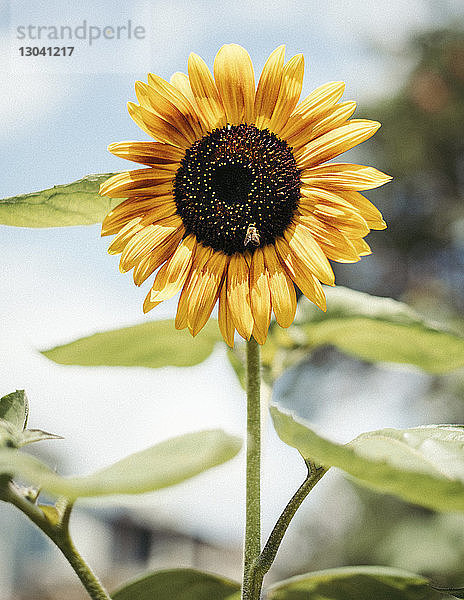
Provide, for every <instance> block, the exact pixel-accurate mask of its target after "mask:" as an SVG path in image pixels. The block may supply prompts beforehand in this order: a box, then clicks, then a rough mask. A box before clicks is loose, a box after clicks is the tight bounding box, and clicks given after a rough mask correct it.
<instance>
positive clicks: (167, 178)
mask: <svg viewBox="0 0 464 600" xmlns="http://www.w3.org/2000/svg"><path fill="white" fill-rule="evenodd" d="M173 179H174V173H173V171H171V170H169V169H163V168H162V166H161V165H160V166H158V167H152V168H150V169H137V170H135V171H125V172H124V173H118V174H117V175H113V177H110V178H109V179H107V180H106V181H105V182H104V183H102V184H101V186H100V195H101V196H109V197H110V198H126V197H127V196H128V193H127V192H129V191H132V193H133V192H134V191H137V193H138V195H140V196H143V195H145V194H144V191H143V190H145V189H147V188H151V187H154V186H157V185H159V184H162V183H169V182H172V180H173Z"/></svg>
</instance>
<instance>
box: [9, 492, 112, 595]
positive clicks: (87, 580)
mask: <svg viewBox="0 0 464 600" xmlns="http://www.w3.org/2000/svg"><path fill="white" fill-rule="evenodd" d="M1 499H2V500H5V501H6V502H10V503H11V504H13V505H14V506H16V508H19V510H20V511H21V512H23V513H24V514H25V515H26V516H27V517H29V519H30V520H31V521H32V522H33V523H35V525H37V527H39V529H41V530H42V531H43V533H45V535H46V536H48V537H49V538H50V539H51V540H52V542H54V544H55V545H56V546H57V547H58V548H59V549H60V550H61V552H62V553H63V555H64V556H65V558H66V559H67V560H68V562H69V564H70V565H71V566H72V568H73V569H74V571H75V572H76V574H77V576H78V577H79V579H80V580H81V582H82V584H83V586H84V587H85V589H86V590H87V593H88V594H89V596H90V597H91V598H92V600H111V597H110V596H109V594H108V593H107V592H106V590H105V589H104V587H103V586H102V584H101V583H100V581H99V580H98V578H97V576H96V575H95V574H94V573H93V571H92V569H91V568H90V567H89V566H88V565H87V564H86V562H85V561H84V559H83V558H82V556H81V555H80V554H79V552H78V551H77V549H76V547H75V546H74V544H73V541H72V539H71V536H70V533H69V518H70V515H71V510H72V504H71V503H70V502H67V501H66V500H64V499H60V500H59V501H58V502H57V504H56V507H57V509H58V511H59V512H60V509H61V510H62V512H61V514H60V518H59V520H57V521H56V522H54V521H52V520H50V519H49V518H48V517H47V516H46V515H45V513H44V512H43V511H42V510H41V509H40V508H39V507H38V506H37V505H36V504H34V503H33V502H31V501H30V500H27V499H26V498H25V497H24V496H22V495H21V493H20V492H18V491H17V490H16V488H15V486H14V484H13V483H10V485H9V486H8V488H6V490H5V491H4V493H3V494H2V497H1ZM60 503H61V506H60Z"/></svg>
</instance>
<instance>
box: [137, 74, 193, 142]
mask: <svg viewBox="0 0 464 600" xmlns="http://www.w3.org/2000/svg"><path fill="white" fill-rule="evenodd" d="M150 75H151V74H150ZM165 83H166V84H167V85H170V84H168V83H167V82H165ZM170 87H171V88H172V89H173V90H175V91H176V92H177V94H179V96H180V92H178V91H177V90H176V89H175V88H174V87H173V86H170ZM157 89H158V90H159V89H160V86H159V85H158V86H157ZM135 93H136V96H137V99H138V101H139V102H140V106H142V107H143V108H144V109H146V110H147V111H149V112H151V113H154V114H156V115H158V116H159V117H161V118H162V119H164V120H165V121H167V122H168V123H169V124H170V125H172V126H173V127H175V128H176V129H177V130H178V131H179V132H180V133H182V135H183V136H184V137H185V139H187V140H188V141H189V142H190V143H193V142H194V141H195V140H196V139H197V138H199V137H201V136H202V133H201V128H200V127H199V126H198V129H197V131H195V127H194V125H195V120H194V119H193V118H192V117H189V118H188V117H187V116H186V115H185V114H183V113H182V111H181V110H179V107H178V106H177V104H174V103H173V102H171V101H170V100H168V98H167V94H166V93H163V92H160V91H157V90H155V89H154V88H153V87H152V86H151V85H148V84H146V83H144V82H142V81H137V82H136V84H135ZM185 101H187V100H186V99H185ZM191 111H192V112H193V109H191ZM195 119H196V120H197V121H198V119H197V118H196V116H195Z"/></svg>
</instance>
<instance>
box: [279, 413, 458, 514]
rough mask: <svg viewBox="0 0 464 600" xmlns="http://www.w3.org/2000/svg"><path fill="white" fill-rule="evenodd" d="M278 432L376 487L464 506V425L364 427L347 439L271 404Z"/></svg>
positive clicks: (437, 506) (443, 505)
mask: <svg viewBox="0 0 464 600" xmlns="http://www.w3.org/2000/svg"><path fill="white" fill-rule="evenodd" d="M271 414H272V418H273V420H274V426H275V428H276V431H277V433H278V434H279V437H280V438H281V439H282V441H284V442H285V443H286V444H288V445H289V446H293V447H294V448H296V449H297V450H299V452H300V453H301V454H302V456H303V457H304V458H305V459H310V460H313V461H315V462H318V463H320V464H321V465H324V466H326V467H330V466H334V467H339V468H340V469H343V470H344V471H346V472H347V473H349V474H350V475H352V476H353V477H356V478H357V479H358V480H359V482H360V483H362V484H364V485H365V486H367V487H370V488H372V489H375V490H378V491H381V492H386V493H390V494H394V495H396V496H399V497H400V498H403V499H404V500H407V501H408V502H413V503H415V504H418V505H420V506H425V507H428V508H431V509H434V510H439V511H464V429H463V428H461V427H455V426H448V425H446V426H445V425H437V426H426V427H416V428H412V429H403V430H399V429H382V430H380V431H371V432H368V433H363V434H361V435H360V436H358V437H357V438H356V439H354V440H353V441H351V442H349V443H348V444H345V445H342V444H336V443H334V442H331V441H329V440H327V439H325V438H323V437H321V436H319V435H317V434H316V433H315V432H314V431H312V429H311V428H310V426H309V425H308V424H307V423H304V422H303V421H300V420H296V419H295V418H294V417H293V416H292V415H290V414H288V413H285V412H282V411H280V410H279V409H278V408H277V407H276V406H273V407H271Z"/></svg>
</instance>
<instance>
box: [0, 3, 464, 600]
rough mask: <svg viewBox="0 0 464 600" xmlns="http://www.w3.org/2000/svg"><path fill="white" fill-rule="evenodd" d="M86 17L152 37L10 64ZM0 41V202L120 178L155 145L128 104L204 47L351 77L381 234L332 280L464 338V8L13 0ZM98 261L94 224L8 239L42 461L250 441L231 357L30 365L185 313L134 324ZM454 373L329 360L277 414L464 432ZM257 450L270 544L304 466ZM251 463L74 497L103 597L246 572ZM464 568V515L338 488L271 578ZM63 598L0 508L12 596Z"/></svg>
mask: <svg viewBox="0 0 464 600" xmlns="http://www.w3.org/2000/svg"><path fill="white" fill-rule="evenodd" d="M84 20H85V21H86V22H87V23H88V24H91V23H92V24H95V25H101V26H104V25H110V26H116V25H118V24H120V23H121V24H125V23H127V22H128V20H131V22H132V24H133V25H134V26H136V25H138V26H142V27H144V28H145V30H146V35H145V37H144V38H143V39H142V40H139V42H140V43H139V42H136V40H135V39H133V40H130V41H129V40H127V39H126V40H121V41H116V40H112V41H111V43H110V42H109V41H108V40H106V41H105V40H104V39H99V40H96V41H95V42H94V43H93V44H92V45H91V46H90V45H87V42H85V43H84V42H82V43H81V46H78V48H77V50H81V52H80V54H79V53H78V52H77V51H76V55H77V56H75V57H74V59H75V60H74V61H68V62H66V58H65V57H61V58H60V61H61V62H59V61H53V62H52V61H48V62H47V58H46V57H41V58H42V61H40V60H37V59H34V60H31V61H30V62H26V59H25V58H24V59H23V61H20V60H18V52H19V50H18V49H19V47H20V46H21V45H22V44H23V45H27V44H26V41H22V40H19V39H18V29H17V27H18V26H27V25H28V24H31V23H32V24H34V25H36V26H37V25H38V24H40V25H44V26H49V25H52V24H56V25H66V24H72V25H73V26H74V25H79V24H81V23H83V21H84ZM0 36H1V38H0V51H1V52H2V55H3V57H2V67H1V72H0V81H1V85H2V93H1V95H0V114H1V115H2V119H1V124H0V140H1V143H0V156H1V165H2V177H1V179H0V197H6V196H13V195H16V194H19V193H25V192H31V191H34V190H39V189H43V188H48V187H51V186H53V185H55V184H59V183H68V182H70V181H72V180H75V179H79V178H80V177H82V176H84V175H86V174H88V173H98V172H110V171H116V170H122V169H124V168H127V166H128V163H125V162H124V161H122V160H120V159H117V158H115V157H113V156H111V155H110V154H109V153H108V152H107V151H106V147H107V145H108V144H109V143H111V142H114V141H120V140H127V139H138V140H144V139H146V136H145V134H144V133H143V132H141V131H140V130H139V129H138V128H137V126H136V125H135V124H134V123H133V122H132V121H131V119H130V118H129V116H128V114H127V111H126V108H125V105H126V102H127V100H133V99H134V96H135V94H134V82H135V80H137V79H142V80H145V79H146V74H147V72H149V71H153V72H155V73H157V74H159V75H161V76H162V77H165V78H169V77H170V75H171V74H172V73H173V72H175V71H185V70H186V61H187V57H188V54H189V52H191V51H194V52H197V53H198V54H200V55H201V56H203V58H204V59H205V60H206V61H207V63H208V64H209V65H210V66H212V62H213V59H214V56H215V54H216V52H217V50H218V49H219V47H220V46H221V45H222V44H224V43H229V42H236V43H239V44H241V45H243V46H244V47H245V48H247V50H248V51H249V53H250V55H251V57H252V60H253V63H254V66H255V73H256V74H259V72H260V71H261V69H262V66H263V64H264V62H265V60H266V58H267V56H268V55H269V54H270V52H271V51H272V50H273V49H274V48H275V47H276V46H278V45H280V44H282V43H285V44H286V45H287V55H288V56H291V55H293V54H295V53H297V52H302V53H303V54H304V55H305V60H306V74H305V84H304V89H303V96H304V95H307V94H308V93H309V92H310V91H311V90H312V89H313V88H315V87H317V86H318V85H321V84H322V83H325V82H327V81H333V80H344V81H346V83H347V87H346V93H345V96H344V99H348V100H349V99H355V100H357V101H358V110H357V112H356V115H355V116H356V117H366V118H371V119H376V120H379V121H381V122H382V124H383V127H382V128H381V129H380V131H379V132H378V133H377V134H376V136H375V139H373V140H370V141H369V142H366V143H364V144H362V145H361V147H358V148H357V149H356V150H353V151H350V152H349V153H347V154H346V155H345V157H346V160H347V161H352V162H362V163H365V164H372V165H375V166H376V167H378V168H379V169H381V170H383V171H385V172H387V173H389V174H391V175H392V176H393V177H394V181H393V182H392V183H391V184H389V185H388V186H386V187H385V188H381V189H379V190H373V191H371V192H369V193H367V194H366V196H367V197H368V198H369V199H370V200H372V201H373V202H374V203H375V204H376V205H377V206H378V207H379V208H380V210H381V211H382V213H383V214H384V217H385V219H386V221H387V223H388V229H387V230H385V231H381V232H374V233H372V234H370V235H369V238H368V242H369V243H370V245H371V246H372V248H373V254H372V255H371V256H369V257H366V258H363V260H362V261H361V262H360V263H357V264H354V265H335V270H336V275H337V282H338V283H339V284H342V285H347V286H349V287H352V288H354V289H357V290H361V291H366V292H369V293H373V294H377V295H381V296H392V297H394V298H397V299H402V300H404V301H407V302H408V303H410V304H411V305H412V306H414V307H415V308H416V309H417V310H419V311H420V312H422V313H423V314H424V315H426V316H427V317H429V318H432V319H436V320H439V321H442V322H443V321H444V322H447V323H449V324H450V325H452V326H454V327H459V328H462V311H463V309H464V278H463V276H462V273H463V270H462V269H463V264H464V207H463V202H462V200H463V184H464V179H463V166H464V152H463V150H464V149H463V146H464V118H463V117H464V3H463V2H462V0H430V1H428V0H407V1H406V0H390V2H389V3H388V4H387V3H385V2H381V1H380V0H344V1H343V2H342V1H338V0H327V1H326V2H324V3H322V2H316V1H315V0H314V1H313V0H309V1H306V2H303V1H301V0H281V1H280V2H277V1H273V0H271V1H269V0H268V1H266V2H264V1H253V2H247V3H245V2H242V1H240V0H237V1H235V2H233V3H229V2H224V1H222V0H211V1H207V0H198V1H196V0H195V1H193V2H186V1H185V0H174V1H169V2H167V1H166V2H165V1H157V0H155V1H154V2H143V1H141V2H137V1H133V2H130V1H129V2H126V3H124V5H123V6H119V5H118V6H115V4H114V3H112V2H109V1H103V0H101V1H99V2H92V3H91V2H88V1H83V2H80V3H76V2H68V1H61V2H59V3H58V2H55V1H47V0H45V1H44V2H41V3H40V6H39V5H38V4H36V3H35V2H32V0H30V1H28V2H26V1H23V0H15V1H14V2H5V1H3V2H2V1H1V0H0ZM79 43H80V42H79ZM28 44H30V45H39V44H38V43H37V42H35V41H34V43H32V42H31V41H30V40H29V42H28ZM66 45H67V44H66ZM37 58H38V57H37ZM3 59H4V60H3ZM107 245H108V241H107V240H105V239H103V240H101V239H100V237H99V227H98V226H89V227H72V228H63V229H44V230H39V229H36V230H32V229H20V228H8V227H2V228H1V230H0V248H1V256H2V277H1V280H0V317H1V322H2V330H1V336H0V353H1V357H2V361H1V364H0V396H1V395H4V394H7V393H9V392H11V391H13V390H14V389H16V388H18V389H23V388H25V389H26V391H27V393H28V396H29V399H30V403H31V416H30V421H29V423H30V427H39V428H41V429H45V430H47V431H52V432H54V433H57V434H60V435H63V436H64V438H65V439H64V440H63V441H57V442H43V443H42V444H41V445H39V447H38V448H37V449H35V448H34V452H38V453H39V454H40V456H41V457H42V458H43V459H44V460H46V461H47V462H48V463H49V464H51V465H52V466H54V467H56V468H57V469H58V470H59V472H61V473H63V474H71V473H73V474H77V473H87V472H89V471H92V470H94V469H96V468H99V467H102V466H105V465H107V464H109V463H111V462H113V461H115V460H117V459H119V458H122V457H123V456H125V455H126V454H128V453H129V452H133V451H136V450H139V449H142V448H144V447H146V446H148V445H152V444H153V443H156V442H158V441H160V440H162V439H165V438H167V437H171V436H174V435H178V434H180V433H183V432H187V431H195V430H199V429H207V428H212V427H222V428H224V429H226V430H227V431H229V432H232V433H238V434H239V435H243V432H244V430H245V405H244V394H243V392H242V389H241V387H240V385H239V384H238V382H237V380H236V377H235V374H234V372H233V370H232V368H231V367H230V365H229V363H228V361H227V360H226V355H225V349H224V347H222V346H220V345H218V347H217V349H216V350H215V352H214V353H213V355H212V356H211V357H210V358H209V359H208V360H207V361H206V362H205V363H203V364H201V365H199V366H197V367H191V368H188V369H175V368H164V369H159V370H156V371H150V370H148V369H138V368H137V369H123V368H121V369H116V368H113V369H108V368H106V369H105V368H83V367H63V366H59V365H55V364H53V363H51V362H49V361H47V360H46V359H45V358H44V357H43V356H41V355H40V354H39V352H38V350H40V349H44V348H49V347H51V346H54V345H56V344H61V343H65V342H68V341H71V340H72V339H74V338H76V337H81V336H84V335H89V334H91V333H94V332H96V331H100V330H103V329H110V328H116V327H121V326H124V325H130V324H135V323H138V322H143V321H144V320H146V319H156V318H170V317H172V316H174V314H175V308H176V301H175V299H174V300H173V301H170V302H167V303H164V304H163V305H161V306H159V307H158V308H157V309H156V311H153V312H152V313H150V314H149V315H148V316H143V315H142V310H141V306H142V301H143V298H144V296H145V294H146V290H144V289H138V288H136V287H135V286H134V285H133V284H132V281H131V279H130V275H126V276H125V277H124V276H122V275H120V273H119V271H118V268H117V257H114V256H112V257H111V256H108V255H107V254H106V247H107ZM147 285H148V284H147ZM463 375H464V373H463V372H462V371H458V372H455V373H453V374H450V375H448V376H445V377H435V376H429V375H425V374H423V373H421V372H419V371H416V370H414V369H411V368H406V367H401V368H400V367H398V366H393V365H381V366H372V365H369V364H366V363H362V362H359V361H356V360H354V359H352V358H348V357H346V356H344V355H342V354H341V353H339V352H337V351H335V350H333V349H331V348H326V349H323V350H321V351H318V352H317V354H316V355H314V356H312V357H310V358H308V360H307V361H305V362H304V363H303V364H301V365H299V366H298V367H296V368H293V369H291V370H290V371H289V372H287V373H286V374H285V375H284V376H283V377H282V378H281V379H280V380H279V381H278V382H277V385H276V387H275V390H274V399H275V400H277V401H279V402H281V403H282V404H283V405H285V406H287V407H290V408H292V409H293V410H295V411H296V412H297V413H298V414H300V415H301V416H303V417H305V418H307V419H309V420H310V421H311V422H313V423H315V424H317V426H318V429H319V431H320V432H322V433H323V434H324V435H326V436H327V437H330V438H332V439H336V440H338V441H348V440H349V439H351V438H352V437H354V436H355V435H357V434H358V433H360V432H362V431H365V430H369V429H378V428H382V427H387V426H389V427H407V426H413V425H420V424H425V423H432V422H456V423H457V422H464V404H463V392H464V377H463ZM186 390H188V391H187V392H186ZM264 444H265V445H264V464H263V530H264V531H263V534H264V536H267V534H268V533H269V531H270V529H271V527H272V525H273V523H274V522H275V520H276V518H277V516H278V515H279V513H280V511H281V510H282V508H283V507H284V506H285V504H286V502H287V500H288V499H289V497H290V496H291V494H292V493H293V491H294V490H295V489H296V487H297V486H298V485H299V484H300V482H301V481H302V478H303V476H304V465H302V464H300V459H299V456H298V454H297V453H296V451H293V450H292V449H290V448H287V447H285V446H284V445H283V444H282V443H281V442H280V441H279V440H278V439H277V437H276V436H275V434H274V433H273V432H272V429H271V427H268V430H267V432H266V434H265V436H264ZM243 468H244V457H243V454H241V455H240V456H239V457H238V458H236V459H234V460H233V461H231V462H230V463H228V464H226V465H224V466H222V467H219V468H216V469H214V470H213V471H211V472H209V473H205V474H203V475H201V476H199V477H197V478H195V479H194V480H191V481H189V482H186V483H184V484H182V485H179V486H176V487H175V488H172V489H169V490H165V491H163V492H159V493H157V494H148V495H145V496H143V497H140V498H129V499H128V498H116V499H113V500H111V502H108V501H105V502H102V503H96V502H88V503H86V502H82V501H81V502H79V503H78V505H77V508H76V513H75V515H74V518H73V533H74V535H75V538H76V543H77V545H78V546H79V547H80V548H81V550H82V553H83V554H84V556H86V557H87V558H88V559H89V561H90V562H91V564H92V565H93V566H94V567H95V569H96V570H97V572H98V573H99V574H100V575H101V577H102V579H103V580H104V581H105V583H107V584H108V586H109V587H110V589H114V587H115V586H116V585H118V584H119V583H121V582H122V581H124V580H125V579H127V578H128V577H131V576H134V575H137V574H139V573H141V572H143V571H144V570H146V569H159V568H165V567H171V566H193V567H195V568H200V569H204V570H209V571H212V572H217V573H220V574H224V575H226V576H229V577H232V578H239V577H240V569H241V544H242V536H243V524H244V508H243V506H244V505H243V502H244V480H243V472H244V471H243ZM321 515H324V518H322V517H321ZM463 560H464V517H463V516H461V515H456V514H441V515H438V514H435V513H433V512H431V511H428V510H425V509H418V508H417V507H413V506H410V505H407V504H405V503H403V502H400V501H399V500H395V499H393V498H391V497H385V496H381V495H377V494H374V493H372V492H369V491H367V490H366V489H362V488H360V487H358V486H357V485H356V484H355V483H354V482H352V481H349V480H347V479H345V478H343V477H342V476H341V475H340V474H338V473H329V474H328V475H327V476H326V477H325V478H324V480H323V481H322V482H321V484H319V486H318V487H317V488H316V489H315V490H314V492H313V493H312V494H311V498H310V499H308V500H307V501H306V503H305V504H304V505H303V507H302V509H301V510H300V512H299V514H298V515H297V517H296V518H295V521H294V523H293V524H292V526H291V528H290V530H289V532H288V535H287V537H286V539H285V541H284V543H283V545H282V548H281V550H280V552H279V555H278V559H277V561H276V564H275V568H274V570H273V571H272V575H271V576H270V579H274V580H275V579H278V578H280V579H281V578H283V577H286V576H290V575H293V574H297V573H302V572H305V571H309V570H316V569H321V568H328V567H335V566H341V565H351V564H384V565H392V566H398V567H402V568H405V569H409V570H412V571H416V572H421V573H423V574H425V575H427V576H430V577H432V578H433V580H434V581H435V582H436V583H438V584H449V585H452V584H454V585H461V586H462V585H463V584H464V572H463V569H462V564H463ZM45 565H47V568H44V566H45ZM65 590H66V597H67V598H68V599H69V600H72V599H74V598H76V600H77V599H83V598H85V594H84V592H83V591H81V589H80V587H79V585H78V583H77V582H76V579H75V576H74V574H73V573H72V572H71V570H70V568H69V567H68V566H67V564H66V563H65V561H64V560H63V559H62V558H61V556H60V555H59V554H58V552H57V551H56V550H55V549H54V548H53V547H52V546H51V545H50V544H49V543H48V542H47V540H45V539H44V538H43V537H42V536H41V534H40V533H39V532H36V531H35V530H34V529H33V527H32V526H30V525H29V524H28V523H27V522H26V521H25V519H23V518H22V515H20V514H17V513H16V512H15V511H14V509H13V507H10V506H6V505H2V506H0V600H26V599H27V600H53V599H58V598H62V597H63V593H64V591H65Z"/></svg>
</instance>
